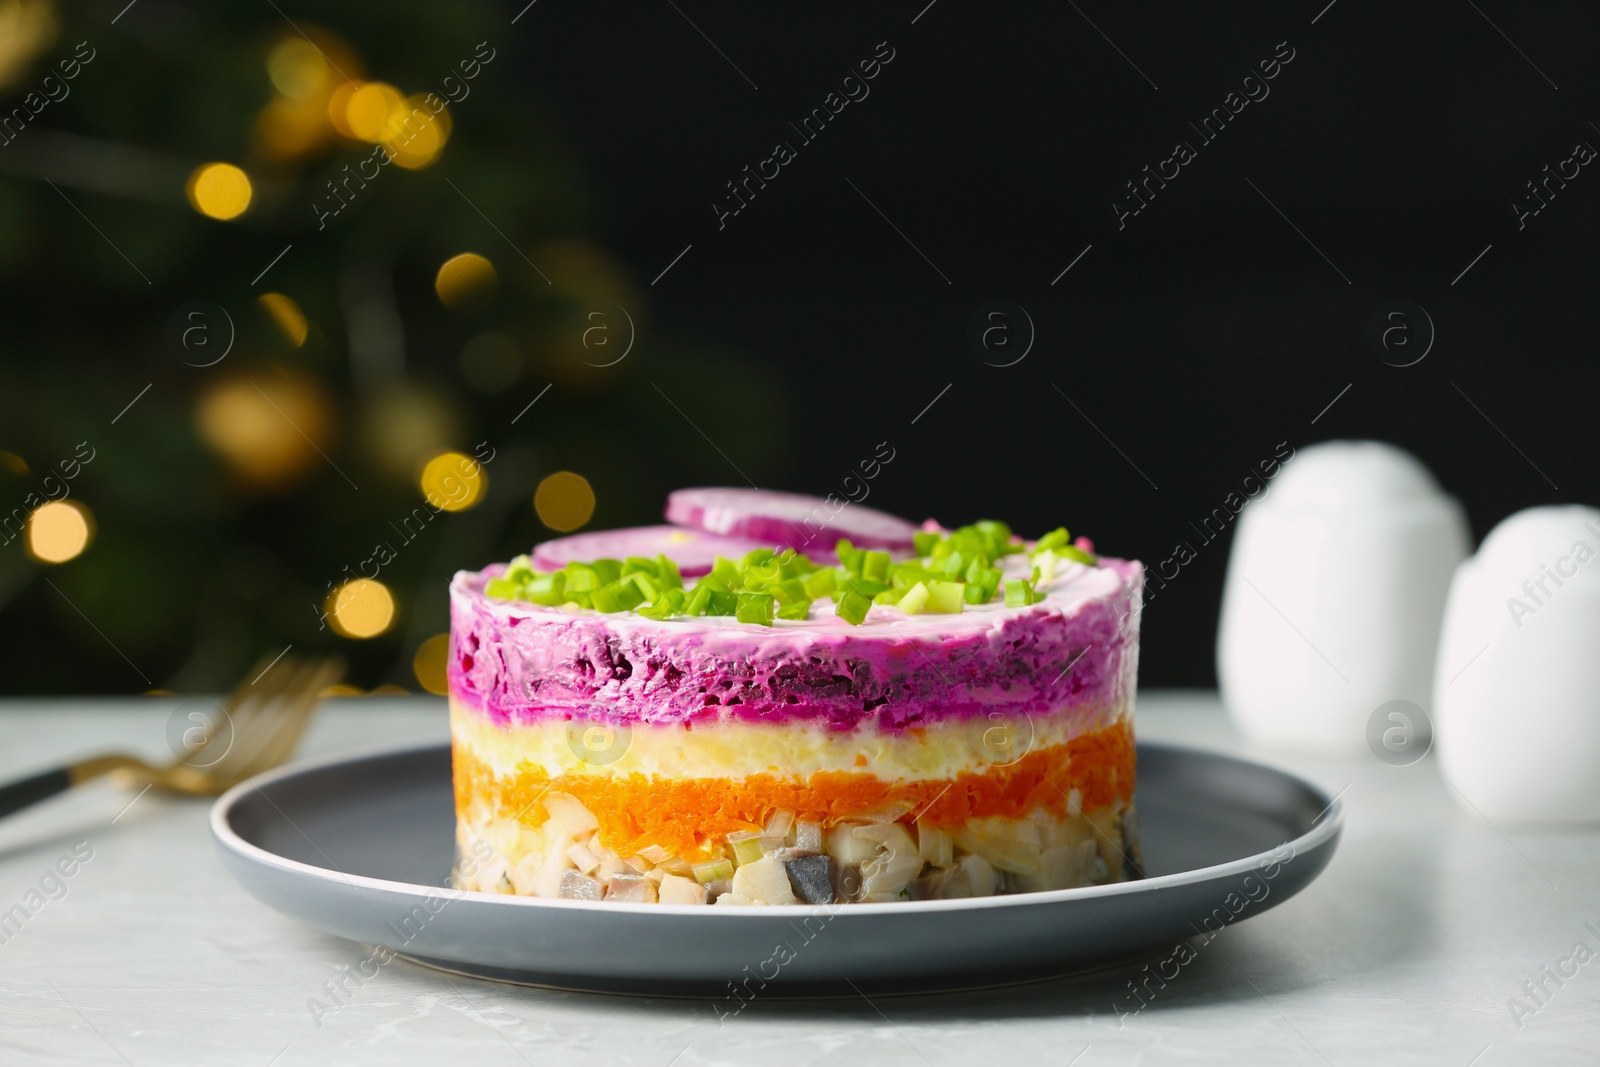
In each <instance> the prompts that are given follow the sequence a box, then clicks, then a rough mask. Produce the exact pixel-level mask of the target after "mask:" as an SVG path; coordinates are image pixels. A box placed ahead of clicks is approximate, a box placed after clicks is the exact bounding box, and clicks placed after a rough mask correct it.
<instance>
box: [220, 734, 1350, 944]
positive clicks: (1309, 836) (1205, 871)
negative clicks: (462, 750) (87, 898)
mask: <svg viewBox="0 0 1600 1067" xmlns="http://www.w3.org/2000/svg"><path fill="white" fill-rule="evenodd" d="M1137 743H1138V744H1139V745H1141V746H1144V747H1149V748H1156V749H1164V750H1166V751H1169V752H1177V753H1186V754H1192V755H1200V756H1206V757H1208V758H1211V759H1217V760H1224V761H1227V762H1230V763H1236V764H1242V765H1244V766H1246V767H1251V768H1255V769H1257V770H1269V771H1272V772H1274V773H1276V774H1280V775H1282V776H1284V777H1285V778H1288V779H1290V780H1291V781H1293V782H1294V783H1295V784H1297V785H1299V786H1300V787H1302V788H1303V789H1306V790H1308V791H1309V792H1310V793H1311V794H1312V795H1313V796H1315V797H1316V798H1317V799H1319V800H1323V801H1326V804H1325V805H1324V807H1323V809H1322V813H1321V814H1320V815H1318V816H1317V817H1316V818H1315V819H1314V820H1312V825H1311V828H1310V829H1309V830H1307V831H1306V832H1305V833H1303V834H1301V835H1300V836H1299V837H1295V838H1292V839H1289V840H1286V841H1284V842H1283V844H1282V845H1278V846H1276V847H1275V848H1274V849H1273V850H1269V851H1264V852H1257V853H1254V854H1252V855H1249V856H1242V857H1240V858H1238V859H1233V860H1229V861H1227V862H1226V863H1217V864H1212V865H1211V866H1209V867H1196V868H1193V869H1191V870H1187V871H1178V872H1176V873H1173V874H1160V875H1155V876H1153V877H1146V878H1139V879H1133V880H1130V881H1126V882H1108V883H1105V884H1103V885H1090V886H1079V887H1077V888H1074V889H1049V890H1042V891H1037V892H1031V893H1006V894H998V895H995V896H987V897H960V898H955V899H951V900H896V901H882V902H876V903H873V904H872V905H871V906H870V907H861V908H856V907H852V906H851V905H849V904H846V903H838V904H803V905H796V904H748V905H744V906H741V907H736V908H718V907H711V906H708V905H705V904H645V903H629V902H622V901H614V900H561V899H550V898H547V897H529V896H517V895H515V894H510V893H483V892H480V891H478V890H471V889H457V888H456V887H454V886H449V885H426V884H424V883H421V882H399V881H395V880H393V879H389V878H374V877H372V876H371V875H365V874H347V873H345V872H343V871H340V870H337V869H332V868H327V867H318V866H316V865H315V864H311V863H303V862H301V861H300V860H293V859H289V858H288V857H286V856H281V855H279V854H278V853H276V852H272V851H269V850H267V849H265V848H262V847H261V846H260V845H256V844H253V843H251V842H249V841H246V840H245V839H244V838H243V837H241V836H240V835H239V834H238V833H237V832H236V831H235V830H234V829H233V827H232V826H231V825H230V824H229V820H228V816H229V814H230V813H231V812H232V811H233V810H234V809H235V808H236V807H237V806H238V805H239V804H240V803H241V802H242V801H243V799H244V798H245V797H246V796H248V795H249V794H250V793H253V792H257V791H259V790H261V789H263V788H264V787H266V786H270V785H274V784H277V783H278V782H281V781H283V780H285V779H288V778H293V777H297V776H299V775H303V774H310V773H313V772H316V771H320V770H324V769H327V768H329V767H336V766H339V765H341V764H353V763H359V762H363V761H369V760H374V759H380V758H384V757H401V756H405V755H409V754H412V753H416V752H422V751H426V750H433V749H440V748H443V749H446V750H449V749H450V748H451V742H450V741H449V740H443V741H403V742H397V743H383V744H377V745H369V746H365V747H362V748H358V749H351V750H347V751H344V752H337V753H331V754H328V755H324V756H316V757H312V758H311V759H306V760H300V761H297V762H294V763H286V764H284V765H282V766H280V767H274V768H272V769H271V770H267V771H263V772H261V773H260V774H257V775H254V776H252V777H250V778H247V779H245V780H244V781H243V782H240V783H239V784H238V785H235V786H234V787H233V788H231V789H229V790H228V791H227V792H225V793H223V794H222V795H221V796H220V797H218V798H217V800H216V802H215V803H213V804H212V805H211V811H210V813H209V815H208V817H207V820H208V822H209V823H210V826H211V836H212V840H213V841H214V842H216V844H217V846H218V847H219V848H222V849H224V850H225V851H228V852H232V853H233V854H234V855H236V856H238V857H239V858H241V859H244V860H249V861H252V862H254V863H256V864H258V865H260V866H264V867H268V868H274V869H276V870H277V871H278V872H280V873H283V874H289V875H295V876H298V877H300V878H311V879H314V880H316V881H319V882H324V883H328V884H330V885H339V884H341V883H342V884H344V885H347V886H352V887H356V888H362V889H369V890H381V891H384V892H389V893H398V894H402V895H411V896H417V897H430V896H431V897H436V896H439V895H441V894H442V895H447V896H449V897H451V899H452V900H455V899H461V898H471V899H474V900H476V901H477V902H478V903H480V904H482V905H484V906H501V907H524V908H537V909H551V910H554V911H558V912H563V911H573V910H577V911H583V912H596V911H598V912H601V913H604V912H619V913H622V914H635V915H659V916H667V915H684V916H690V915H696V916H702V917H709V916H712V915H717V916H727V917H728V920H727V921H730V922H737V921H746V920H756V919H771V918H774V917H778V916H788V917H789V918H795V917H797V916H835V917H836V916H839V915H890V914H906V913H911V914H917V913H926V912H941V911H950V912H963V911H979V910H987V909H989V908H997V907H1026V906H1030V905H1048V904H1059V903H1065V902H1068V901H1073V900H1086V899H1093V898H1097V897H1107V896H1121V895H1124V894H1129V893H1146V892H1159V891H1160V890H1163V889H1168V888H1174V887H1177V886H1184V885H1195V884H1200V883H1204V882H1208V881H1212V880H1215V879H1218V878H1226V877H1231V876H1234V875H1243V874H1247V873H1248V872H1250V871H1251V870H1253V869H1255V868H1257V867H1260V866H1262V862H1261V861H1262V860H1263V859H1264V858H1267V857H1271V856H1272V855H1273V854H1274V852H1275V851H1276V849H1277V848H1282V847H1283V845H1290V846H1293V848H1294V854H1295V855H1299V854H1300V853H1301V852H1310V851H1313V850H1316V849H1318V848H1321V847H1324V846H1326V845H1329V844H1331V843H1333V842H1335V841H1337V839H1338V837H1339V834H1340V832H1341V831H1342V830H1343V829H1344V817H1345V805H1344V794H1343V792H1342V791H1341V792H1340V793H1338V794H1334V795H1332V796H1330V795H1329V794H1328V792H1327V791H1326V790H1324V789H1323V788H1322V787H1321V786H1318V785H1316V784H1315V783H1314V782H1310V781H1307V780H1306V779H1305V778H1304V777H1302V776H1301V775H1299V774H1297V773H1296V772H1294V771H1291V770H1288V769H1286V768H1283V767H1279V766H1276V765H1274V764H1272V763H1268V762H1264V761H1260V760H1253V759H1244V758H1241V757H1238V756H1233V755H1229V754H1228V753H1225V752H1214V751H1211V750H1209V749H1204V748H1196V747H1194V746H1191V745H1182V744H1174V743H1171V742H1166V741H1142V742H1137ZM1135 788H1136V789H1137V786H1136V787H1135ZM267 802H268V803H269V804H270V803H272V800H271V798H270V797H269V798H267ZM273 806H274V807H277V805H276V804H274V805H273ZM284 818H285V819H286V820H287V819H288V816H287V815H285V816H284ZM291 825H293V823H292V822H291ZM296 829H298V827H297V828H296ZM301 832H302V834H303V833H304V831H301ZM307 840H309V838H308V839H307ZM313 847H315V843H314V842H313ZM702 921H708V922H713V921H720V920H714V919H710V918H704V919H703V920H702Z"/></svg>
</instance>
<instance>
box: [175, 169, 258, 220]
mask: <svg viewBox="0 0 1600 1067" xmlns="http://www.w3.org/2000/svg"><path fill="white" fill-rule="evenodd" d="M187 191H188V194H189V203H190V204H191V205H192V206H193V207H194V209H195V210H196V211H198V212H200V214H202V215H205V216H207V217H208V218H213V219H223V220H227V219H232V218H237V217H238V216H240V215H242V214H244V211H245V209H246V208H248V207H249V206H250V196H251V189H250V178H249V176H248V175H246V174H245V172H244V171H242V170H240V169H239V168H238V167H236V166H234V165H233V164H232V163H202V164H200V166H198V167H196V168H195V169H194V173H193V174H191V175H189V185H188V190H187Z"/></svg>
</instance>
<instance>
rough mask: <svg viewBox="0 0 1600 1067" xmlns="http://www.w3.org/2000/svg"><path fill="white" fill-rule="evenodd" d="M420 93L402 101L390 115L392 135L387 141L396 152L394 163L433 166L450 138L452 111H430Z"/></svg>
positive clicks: (422, 166) (387, 145)
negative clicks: (434, 112)
mask: <svg viewBox="0 0 1600 1067" xmlns="http://www.w3.org/2000/svg"><path fill="white" fill-rule="evenodd" d="M424 99H425V96H424V95H423V94H420V93H419V94H418V95H416V96H413V97H410V98H409V99H407V100H403V101H401V103H400V105H399V106H398V107H396V108H395V109H394V111H393V112H392V113H391V114H390V116H389V130H388V135H387V136H386V137H384V139H383V144H384V146H385V147H386V148H388V149H389V151H390V152H392V153H393V154H394V162H395V163H396V164H398V165H399V166H402V167H404V168H405V169H407V170H421V169H422V168H424V167H427V166H431V165H432V164H433V163H434V161H435V160H437V159H438V158H439V153H440V152H442V151H444V145H445V142H446V141H448V140H449V139H450V111H449V109H447V108H440V109H439V113H438V114H437V115H435V114H433V113H432V112H431V111H429V110H428V107H427V105H426V104H425V103H423V100H424Z"/></svg>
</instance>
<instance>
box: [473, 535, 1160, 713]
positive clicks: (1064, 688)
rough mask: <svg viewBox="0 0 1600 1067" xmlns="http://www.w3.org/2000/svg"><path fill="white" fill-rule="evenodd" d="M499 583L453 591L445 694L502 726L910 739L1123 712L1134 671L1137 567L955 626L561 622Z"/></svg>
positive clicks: (951, 622)
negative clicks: (700, 728)
mask: <svg viewBox="0 0 1600 1067" xmlns="http://www.w3.org/2000/svg"><path fill="white" fill-rule="evenodd" d="M502 572H503V568H502V567H499V566H495V567H490V568H488V569H486V570H484V571H482V572H478V573H473V572H469V571H462V572H460V573H458V574H457V575H456V576H455V580H454V581H453V582H452V583H451V586H450V622H451V625H450V664H449V677H450V693H451V695H452V696H453V697H455V698H456V699H457V700H458V701H460V702H461V703H464V704H466V705H467V706H469V707H473V708H476V709H478V710H480V711H482V712H483V713H485V714H487V715H489V716H490V717H491V718H492V719H494V720H495V721H497V722H502V723H503V722H507V721H512V722H518V723H521V722H531V721H538V720H545V719H550V718H556V719H570V718H583V719H587V720H602V721H611V722H627V723H652V724H669V723H687V724H690V725H692V724H694V723H697V722H706V721H719V720H723V719H727V718H734V719H739V720H744V721H757V722H770V723H774V724H783V723H792V722H797V721H804V722H808V723H818V724H825V725H827V726H829V727H832V728H837V729H851V728H854V727H856V726H857V725H859V724H862V723H872V724H875V725H876V726H877V727H878V728H879V729H884V730H903V729H907V728H913V727H916V726H919V725H923V724H927V723H932V722H939V721H946V720H951V719H956V720H961V719H966V718H971V717H974V716H982V715H989V714H992V713H995V712H999V713H1001V714H1007V715H1022V714H1027V715H1034V714H1043V713H1048V712H1052V711H1056V710H1059V709H1063V708H1068V707H1077V706H1088V707H1109V706H1117V705H1120V704H1122V703H1123V702H1125V701H1126V700H1128V699H1129V698H1131V696H1132V693H1133V686H1134V674H1135V671H1136V668H1137V664H1138V649H1139V636H1138V635H1139V612H1140V599H1141V593H1142V590H1143V586H1144V569H1143V567H1142V566H1141V565H1140V564H1138V563H1136V562H1129V561H1123V560H1112V559H1102V560H1101V565H1100V566H1098V567H1092V568H1087V567H1086V568H1078V569H1077V571H1076V573H1074V574H1073V575H1072V576H1070V577H1065V578H1062V579H1059V580H1058V581H1057V582H1056V583H1055V584H1054V586H1053V587H1052V588H1051V589H1050V590H1049V593H1048V595H1047V596H1046V597H1045V598H1044V599H1043V600H1041V601H1040V602H1038V603H1036V604H1034V605H1031V606H1029V607H1022V608H1007V607H1005V606H1004V605H1002V604H998V603H993V604H984V605H979V606H976V607H968V609H967V610H966V611H964V612H962V613H960V614H957V615H916V616H903V615H899V614H898V613H896V612H893V611H882V612H880V611H879V609H876V608H875V609H874V611H873V614H872V615H871V616H869V618H868V621H867V622H866V623H865V624H864V625H861V626H850V625H849V624H847V623H845V622H844V621H843V620H841V619H838V618H836V617H835V616H833V615H832V614H831V611H829V609H828V606H827V604H826V602H825V601H824V602H818V603H817V604H816V605H814V606H813V615H814V617H813V618H811V619H808V620H805V621H797V622H785V621H779V622H778V623H777V624H776V625H774V626H770V627H769V626H760V625H756V624H747V623H739V622H736V621H734V620H733V619H731V618H715V619H713V618H697V619H676V620H666V621H659V622H658V621H655V620H652V619H647V618H644V617H643V616H639V615H636V614H633V613H627V612H624V613H620V614H615V615H601V614H595V613H591V612H587V611H584V612H579V613H577V614H568V613H566V612H563V611H561V610H559V609H555V608H546V607H540V606H538V605H534V604H528V603H525V602H518V601H505V600H499V599H495V598H491V597H488V596H485V595H484V593H483V583H484V581H485V580H486V579H487V578H490V577H494V576H495V575H497V574H500V573H502Z"/></svg>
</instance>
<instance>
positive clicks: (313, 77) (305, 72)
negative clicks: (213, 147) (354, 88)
mask: <svg viewBox="0 0 1600 1067" xmlns="http://www.w3.org/2000/svg"><path fill="white" fill-rule="evenodd" d="M267 77H268V78H271V79H272V87H273V88H274V89H276V90H278V92H280V93H282V94H283V95H284V96H287V97H289V98H291V99H293V100H308V99H311V98H313V97H319V96H323V95H325V94H326V93H327V91H328V83H329V82H330V81H332V80H333V69H332V68H331V67H329V66H328V60H327V58H326V57H324V56H323V54H322V51H321V50H320V49H319V48H317V46H316V45H314V44H312V43H311V42H310V41H308V40H307V39H306V38H304V37H300V36H294V37H285V38H284V39H283V40H281V41H279V42H278V43H277V44H276V45H273V47H272V51H270V52H268V53H267Z"/></svg>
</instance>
